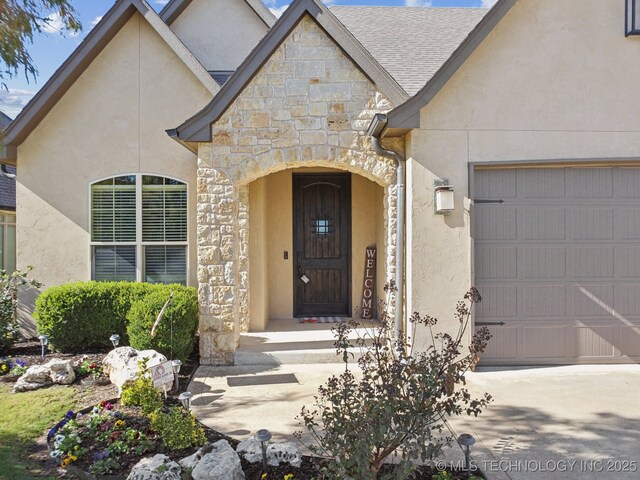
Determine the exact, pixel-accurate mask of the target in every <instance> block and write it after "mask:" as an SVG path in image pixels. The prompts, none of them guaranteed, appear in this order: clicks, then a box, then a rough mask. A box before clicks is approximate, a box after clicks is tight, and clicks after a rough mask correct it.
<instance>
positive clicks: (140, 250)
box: [87, 172, 191, 286]
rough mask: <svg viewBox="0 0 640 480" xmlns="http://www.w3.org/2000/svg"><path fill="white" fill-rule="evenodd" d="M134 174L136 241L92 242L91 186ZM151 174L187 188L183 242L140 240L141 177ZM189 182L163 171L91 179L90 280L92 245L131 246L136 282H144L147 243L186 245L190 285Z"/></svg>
mask: <svg viewBox="0 0 640 480" xmlns="http://www.w3.org/2000/svg"><path fill="white" fill-rule="evenodd" d="M128 176H134V177H136V241H135V242H118V243H114V242H94V241H93V240H91V232H92V229H93V224H92V188H93V186H94V185H95V184H96V183H99V182H103V181H105V180H109V179H112V178H116V177H128ZM145 176H152V177H163V178H168V179H169V180H174V181H176V182H181V183H184V184H185V185H186V188H187V239H186V240H185V241H184V242H143V241H142V177H145ZM190 190H191V188H190V182H188V181H186V180H183V179H181V178H178V177H174V176H172V175H166V174H164V173H158V172H138V173H131V172H129V173H127V172H125V173H115V174H112V175H107V176H104V177H99V178H96V179H93V180H91V181H90V182H89V186H88V188H87V198H88V202H87V203H88V205H89V209H88V212H87V215H88V225H89V232H88V233H89V278H90V279H91V280H93V279H94V274H95V262H94V255H93V247H94V246H112V245H118V246H127V245H128V246H132V245H134V246H135V247H136V282H140V283H143V282H144V280H145V279H144V247H145V246H147V245H150V246H154V245H158V246H161V245H166V246H186V247H187V253H186V267H187V269H186V278H185V285H187V286H190V284H191V282H190V281H189V278H190V273H191V265H190V264H191V262H190V261H189V260H190V254H191V248H190V245H191V218H190V217H191V216H190V215H189V211H190V206H191V195H190V193H189V192H190Z"/></svg>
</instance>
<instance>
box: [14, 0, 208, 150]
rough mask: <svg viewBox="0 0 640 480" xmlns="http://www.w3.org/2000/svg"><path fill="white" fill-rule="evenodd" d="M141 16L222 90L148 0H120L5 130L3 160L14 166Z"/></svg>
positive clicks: (192, 67) (205, 82)
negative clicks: (106, 51)
mask: <svg viewBox="0 0 640 480" xmlns="http://www.w3.org/2000/svg"><path fill="white" fill-rule="evenodd" d="M136 12H137V13H140V14H141V15H142V16H143V17H144V18H145V19H146V20H147V21H148V22H149V25H151V27H152V28H153V29H154V30H155V31H156V32H157V33H158V35H160V37H161V38H162V39H163V40H164V41H165V42H166V43H167V45H168V46H169V47H170V48H171V49H172V50H173V51H174V52H175V53H176V55H178V57H179V58H180V59H181V60H182V61H183V62H184V64H185V65H186V66H187V67H188V68H189V69H190V70H191V71H192V72H193V74H194V75H195V76H196V77H197V78H198V79H199V80H200V81H201V82H202V84H203V85H204V86H205V87H206V88H207V90H209V91H210V92H211V94H212V95H215V94H216V93H217V92H218V90H219V89H220V87H219V86H218V84H217V83H216V82H215V80H214V79H213V78H211V76H210V75H209V73H208V72H207V70H206V69H205V68H204V67H203V66H202V64H201V63H200V62H198V60H197V59H196V58H195V57H194V56H193V54H192V53H191V52H190V51H189V50H188V49H187V47H185V46H184V44H183V43H182V42H181V41H180V39H178V37H177V36H176V35H175V34H174V33H173V32H172V31H171V29H170V28H169V27H168V26H167V25H166V24H165V23H164V22H163V21H162V19H161V18H160V17H159V16H158V14H157V13H156V12H155V11H154V10H153V8H151V7H150V6H149V4H148V3H147V2H146V0H117V1H116V3H115V4H114V5H113V7H111V8H110V9H109V11H108V12H107V13H106V14H105V15H104V17H102V20H100V22H99V23H98V24H97V25H96V26H95V27H94V28H93V30H91V31H90V32H89V34H88V35H87V36H86V38H85V39H84V40H83V41H82V43H81V44H80V46H78V48H76V50H75V51H74V52H73V53H72V54H71V56H70V57H69V58H67V60H66V61H65V62H64V63H63V64H62V66H60V68H58V70H56V72H55V73H54V74H53V76H52V77H51V78H50V79H49V80H48V81H47V83H45V84H44V86H43V87H42V88H41V89H40V91H39V92H38V93H37V94H36V95H35V96H34V97H33V98H32V99H31V101H30V102H29V103H28V104H27V106H26V107H25V108H24V109H23V110H22V112H20V114H19V115H18V116H17V117H16V119H15V120H14V121H13V122H12V123H11V125H10V126H9V127H8V128H7V129H6V131H5V136H4V145H5V147H4V151H3V155H2V157H3V158H2V159H3V160H4V161H6V162H7V163H15V162H16V157H17V148H18V145H20V144H21V143H22V142H23V141H24V140H25V139H26V138H27V137H28V136H29V134H30V133H31V132H32V131H33V130H34V129H35V128H36V127H37V126H38V124H39V123H40V122H41V121H42V119H43V118H44V117H45V116H46V115H47V113H48V112H49V111H50V110H51V109H52V108H53V106H54V105H55V104H56V103H57V102H58V100H60V98H62V96H63V95H64V94H65V93H66V92H67V90H69V88H71V86H72V85H73V84H74V82H75V81H76V80H77V79H78V77H80V75H82V73H83V72H84V71H85V70H86V69H87V67H88V66H89V65H90V64H91V62H93V60H94V59H95V58H96V57H97V56H98V55H99V54H100V52H101V51H102V50H103V49H104V48H105V47H106V46H107V44H108V43H109V42H110V41H111V40H112V39H113V38H114V37H115V36H116V34H117V33H118V32H119V31H120V29H121V28H122V27H123V26H124V25H125V24H126V23H127V21H129V19H130V18H131V17H132V16H133V15H134V14H135V13H136Z"/></svg>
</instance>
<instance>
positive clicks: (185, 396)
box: [178, 392, 193, 410]
mask: <svg viewBox="0 0 640 480" xmlns="http://www.w3.org/2000/svg"><path fill="white" fill-rule="evenodd" d="M191 397H193V393H191V392H182V393H181V394H180V395H178V400H180V403H182V406H183V407H184V408H186V409H187V410H189V408H190V407H191Z"/></svg>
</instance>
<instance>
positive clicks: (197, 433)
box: [149, 407, 207, 450]
mask: <svg viewBox="0 0 640 480" xmlns="http://www.w3.org/2000/svg"><path fill="white" fill-rule="evenodd" d="M149 418H150V419H151V430H153V431H154V432H156V433H158V434H159V435H160V437H161V438H162V443H163V444H164V445H165V447H167V448H170V449H171V450H182V449H185V448H189V447H201V446H202V445H204V444H205V442H206V441H207V438H206V437H205V435H204V429H203V428H202V427H201V426H200V425H199V424H198V423H197V422H196V418H195V417H194V416H193V415H192V414H191V412H189V411H187V410H185V409H184V408H182V407H171V408H169V411H168V412H167V413H165V412H161V411H157V412H155V413H152V414H151V415H150V416H149Z"/></svg>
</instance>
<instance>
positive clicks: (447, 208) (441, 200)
mask: <svg viewBox="0 0 640 480" xmlns="http://www.w3.org/2000/svg"><path fill="white" fill-rule="evenodd" d="M434 187H435V188H434V196H435V201H434V206H435V207H434V208H435V212H436V213H437V214H438V215H449V214H450V213H451V212H453V211H454V210H455V208H456V207H455V197H454V191H453V185H449V181H448V180H436V181H435V182H434Z"/></svg>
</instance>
